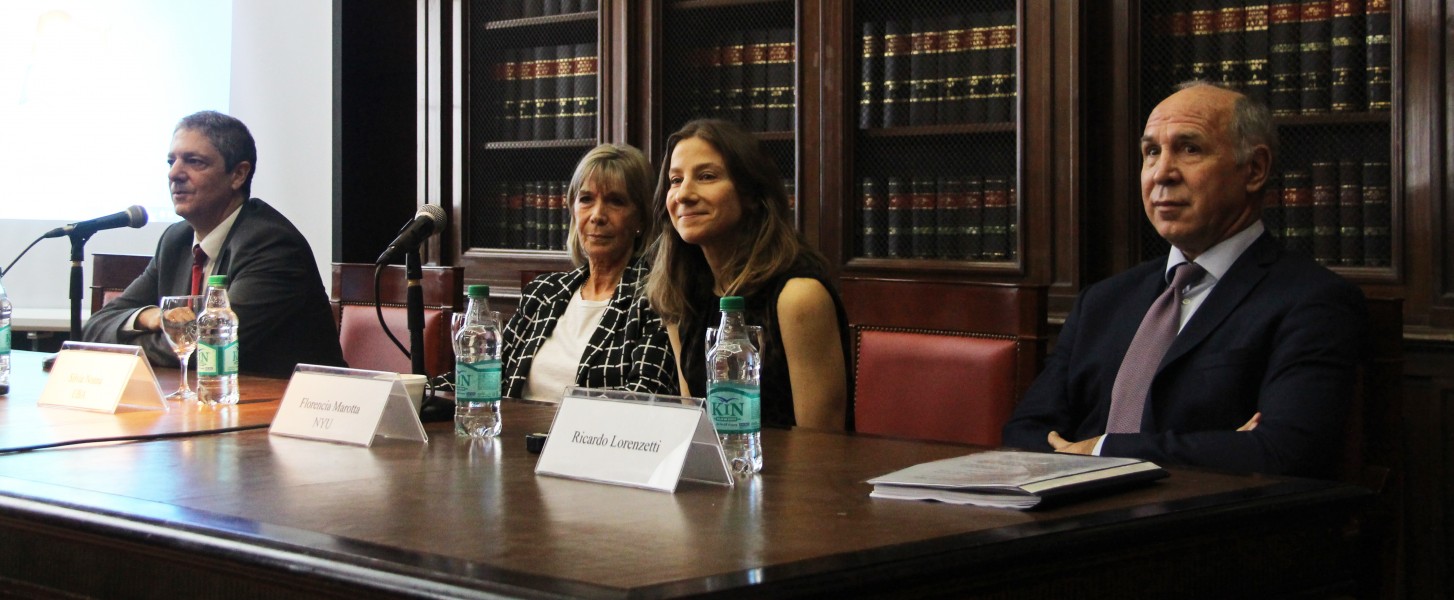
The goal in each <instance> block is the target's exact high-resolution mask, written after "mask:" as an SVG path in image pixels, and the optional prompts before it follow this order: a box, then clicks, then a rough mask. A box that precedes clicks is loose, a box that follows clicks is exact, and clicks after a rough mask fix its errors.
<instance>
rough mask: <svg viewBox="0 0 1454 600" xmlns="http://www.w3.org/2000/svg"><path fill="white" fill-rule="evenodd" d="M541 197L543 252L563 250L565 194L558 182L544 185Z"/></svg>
mask: <svg viewBox="0 0 1454 600" xmlns="http://www.w3.org/2000/svg"><path fill="white" fill-rule="evenodd" d="M543 192H544V193H543V194H541V195H542V196H544V198H545V219H543V220H542V222H543V223H544V225H545V235H544V236H542V237H543V243H542V245H543V246H544V247H545V248H544V249H545V250H563V249H564V248H565V204H564V200H565V193H564V192H562V191H561V189H560V182H559V181H549V182H546V183H545V190H543Z"/></svg>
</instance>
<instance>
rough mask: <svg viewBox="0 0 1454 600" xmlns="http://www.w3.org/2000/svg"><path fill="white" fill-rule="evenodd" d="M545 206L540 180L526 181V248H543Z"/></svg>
mask: <svg viewBox="0 0 1454 600" xmlns="http://www.w3.org/2000/svg"><path fill="white" fill-rule="evenodd" d="M543 210H544V206H543V204H542V202H541V199H540V182H539V181H530V182H526V183H525V248H526V249H529V250H539V249H541V248H543V246H542V245H541V243H540V232H541V227H540V219H541V217H543V216H544V215H543V214H542V212H543Z"/></svg>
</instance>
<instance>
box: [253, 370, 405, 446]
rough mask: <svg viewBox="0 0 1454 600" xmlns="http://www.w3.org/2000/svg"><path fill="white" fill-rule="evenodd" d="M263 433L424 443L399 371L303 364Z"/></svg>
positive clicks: (360, 443) (366, 442) (366, 443)
mask: <svg viewBox="0 0 1454 600" xmlns="http://www.w3.org/2000/svg"><path fill="white" fill-rule="evenodd" d="M268 433H269V434H272V435H285V436H289V437H296V438H304V439H310V440H322V441H326V442H338V443H341V444H352V445H355V446H365V447H367V446H372V445H373V443H374V439H375V438H379V437H386V438H392V439H400V440H410V441H417V442H421V443H429V436H428V435H426V434H425V433H424V425H423V424H422V423H420V422H419V415H418V413H415V412H414V405H413V404H412V403H411V402H410V401H409V393H408V392H407V391H406V390H405V388H404V383H403V380H401V379H400V378H399V374H398V373H389V372H386V371H367V370H364V369H342V368H338V367H325V366H319V365H303V364H300V365H298V367H297V368H296V369H294V370H293V377H292V379H289V380H288V389H287V391H285V392H283V401H282V403H281V404H279V405H278V414H277V415H276V416H274V417H273V424H272V427H270V428H269V429H268Z"/></svg>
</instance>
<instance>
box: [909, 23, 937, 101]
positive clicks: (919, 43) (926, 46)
mask: <svg viewBox="0 0 1454 600" xmlns="http://www.w3.org/2000/svg"><path fill="white" fill-rule="evenodd" d="M932 23H933V21H931V20H929V19H913V20H911V21H910V22H909V29H910V32H909V124H910V125H933V124H934V120H935V117H936V113H935V109H937V108H938V104H939V97H938V95H936V94H935V90H936V89H938V86H937V85H936V84H935V79H936V78H938V77H939V69H938V65H939V55H938V54H937V53H936V52H937V50H936V49H935V48H934V43H935V40H937V39H939V36H938V35H935V32H933V31H931V30H930V29H931V27H932V25H931V24H932Z"/></svg>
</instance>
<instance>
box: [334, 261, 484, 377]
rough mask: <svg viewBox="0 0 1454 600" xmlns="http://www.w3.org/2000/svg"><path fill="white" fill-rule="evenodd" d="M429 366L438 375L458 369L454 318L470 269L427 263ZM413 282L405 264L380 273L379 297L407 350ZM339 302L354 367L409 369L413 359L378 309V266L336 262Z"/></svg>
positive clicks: (346, 351)
mask: <svg viewBox="0 0 1454 600" xmlns="http://www.w3.org/2000/svg"><path fill="white" fill-rule="evenodd" d="M421 285H422V286H423V288H424V346H425V348H424V369H425V371H426V373H425V374H426V375H429V376H430V377H434V376H437V375H441V374H444V373H447V372H449V371H452V370H454V345H453V342H452V340H451V339H450V321H451V319H452V318H453V315H454V313H456V312H460V311H462V310H463V309H464V269H463V268H462V267H434V266H430V267H423V280H422V281H421ZM407 293H408V285H407V282H406V281H405V279H404V267H402V266H399V265H388V266H386V267H384V271H383V273H382V274H380V289H379V297H380V299H381V304H382V305H383V313H384V322H385V323H386V324H387V325H388V327H389V331H390V332H392V333H393V334H394V337H396V338H398V339H399V341H400V342H401V343H403V344H404V346H405V347H406V348H407V347H408V346H409V327H408V315H407V310H406V306H407V301H408V298H407ZM332 301H333V305H334V313H335V314H337V315H338V342H339V345H341V346H342V347H343V358H344V360H346V361H348V365H349V366H350V367H354V368H359V369H372V370H376V371H393V372H396V373H409V372H411V371H412V370H413V369H412V366H411V364H410V360H409V358H408V357H406V356H404V353H403V352H400V351H399V348H398V347H397V346H395V345H394V343H393V342H392V341H390V340H389V338H388V335H386V334H385V333H384V330H383V328H382V327H381V326H380V325H379V319H378V315H377V313H376V312H375V310H374V265H370V264H362V263H334V264H333V298H332Z"/></svg>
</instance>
